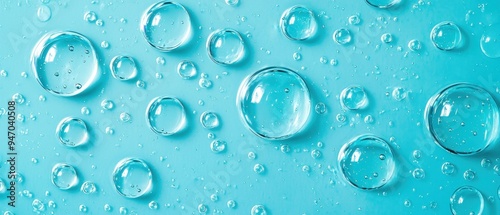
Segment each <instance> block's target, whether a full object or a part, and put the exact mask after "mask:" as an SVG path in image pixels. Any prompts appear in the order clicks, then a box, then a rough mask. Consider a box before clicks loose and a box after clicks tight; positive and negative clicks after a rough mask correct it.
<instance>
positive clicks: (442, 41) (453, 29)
mask: <svg viewBox="0 0 500 215" xmlns="http://www.w3.org/2000/svg"><path fill="white" fill-rule="evenodd" d="M431 41H432V44H434V46H435V47H436V48H438V49H440V50H445V51H449V50H452V49H455V48H457V47H458V46H459V45H460V43H461V42H462V32H461V31H460V28H458V26H457V25H455V23H453V22H449V21H445V22H441V23H439V24H437V25H436V26H434V28H432V30H431Z"/></svg>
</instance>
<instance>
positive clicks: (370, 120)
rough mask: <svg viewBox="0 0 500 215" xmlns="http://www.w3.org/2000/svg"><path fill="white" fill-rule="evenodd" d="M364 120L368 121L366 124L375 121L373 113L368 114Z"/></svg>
mask: <svg viewBox="0 0 500 215" xmlns="http://www.w3.org/2000/svg"><path fill="white" fill-rule="evenodd" d="M363 121H364V122H365V123H366V124H371V123H373V121H374V120H373V116H372V115H366V116H365V118H364V119H363Z"/></svg>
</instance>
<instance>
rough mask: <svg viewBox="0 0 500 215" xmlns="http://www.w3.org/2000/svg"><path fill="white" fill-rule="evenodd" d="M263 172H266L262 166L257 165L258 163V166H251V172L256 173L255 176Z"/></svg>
mask: <svg viewBox="0 0 500 215" xmlns="http://www.w3.org/2000/svg"><path fill="white" fill-rule="evenodd" d="M265 170H266V169H265V167H264V165H262V164H259V163H258V164H255V165H254V166H253V171H254V172H255V173H257V174H262V173H263V172H264V171H265Z"/></svg>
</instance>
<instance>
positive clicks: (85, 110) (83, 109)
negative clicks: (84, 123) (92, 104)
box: [80, 107, 90, 115]
mask: <svg viewBox="0 0 500 215" xmlns="http://www.w3.org/2000/svg"><path fill="white" fill-rule="evenodd" d="M80 113H82V114H83V115H89V114H90V109H89V108H88V107H82V109H81V110H80Z"/></svg>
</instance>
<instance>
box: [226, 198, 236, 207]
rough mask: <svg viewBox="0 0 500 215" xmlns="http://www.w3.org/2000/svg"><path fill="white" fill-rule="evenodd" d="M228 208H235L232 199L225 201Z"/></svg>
mask: <svg viewBox="0 0 500 215" xmlns="http://www.w3.org/2000/svg"><path fill="white" fill-rule="evenodd" d="M226 205H227V207H228V208H235V207H236V202H235V201H234V200H229V201H227V203H226Z"/></svg>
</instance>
